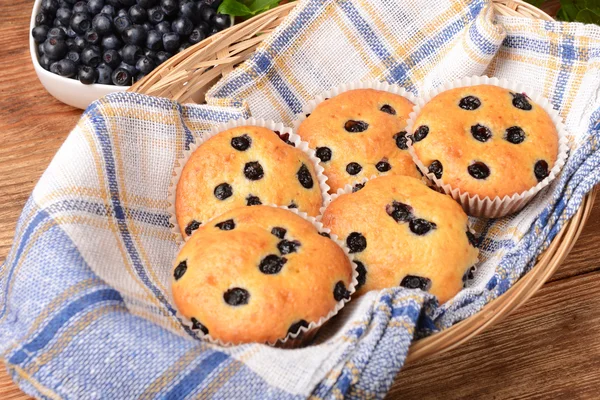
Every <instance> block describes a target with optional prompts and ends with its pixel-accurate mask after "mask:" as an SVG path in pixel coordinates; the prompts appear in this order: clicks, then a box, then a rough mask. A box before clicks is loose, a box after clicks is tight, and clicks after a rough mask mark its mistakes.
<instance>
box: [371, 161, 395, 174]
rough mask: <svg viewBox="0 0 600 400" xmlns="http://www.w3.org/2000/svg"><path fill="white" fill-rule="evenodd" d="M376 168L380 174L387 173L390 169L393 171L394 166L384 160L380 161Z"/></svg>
mask: <svg viewBox="0 0 600 400" xmlns="http://www.w3.org/2000/svg"><path fill="white" fill-rule="evenodd" d="M375 168H376V169H377V171H379V172H387V171H389V170H390V169H392V166H391V165H390V163H389V162H387V161H385V160H382V161H379V162H378V163H377V164H376V165H375Z"/></svg>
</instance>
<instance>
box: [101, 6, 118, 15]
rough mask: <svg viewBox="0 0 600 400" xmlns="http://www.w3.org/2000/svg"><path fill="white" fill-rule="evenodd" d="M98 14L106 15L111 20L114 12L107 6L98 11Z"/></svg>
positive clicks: (113, 9)
mask: <svg viewBox="0 0 600 400" xmlns="http://www.w3.org/2000/svg"><path fill="white" fill-rule="evenodd" d="M100 14H104V15H107V16H109V17H111V18H112V17H114V16H115V14H116V11H115V8H114V7H113V6H111V5H110V4H107V5H105V6H104V7H102V10H100Z"/></svg>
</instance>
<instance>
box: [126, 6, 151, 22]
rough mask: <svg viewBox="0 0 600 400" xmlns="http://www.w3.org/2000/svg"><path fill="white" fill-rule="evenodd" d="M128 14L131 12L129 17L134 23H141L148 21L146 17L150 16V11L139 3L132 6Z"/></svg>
mask: <svg viewBox="0 0 600 400" xmlns="http://www.w3.org/2000/svg"><path fill="white" fill-rule="evenodd" d="M128 14H129V19H130V20H131V22H133V23H134V24H141V23H143V22H145V21H146V18H148V12H147V11H146V10H144V9H143V8H142V7H140V6H139V5H137V4H136V5H134V6H131V8H130V9H129V13H128Z"/></svg>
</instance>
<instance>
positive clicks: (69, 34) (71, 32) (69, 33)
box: [67, 26, 77, 39]
mask: <svg viewBox="0 0 600 400" xmlns="http://www.w3.org/2000/svg"><path fill="white" fill-rule="evenodd" d="M67 37H69V38H71V39H75V38H76V37H77V32H75V31H74V30H73V28H71V26H67Z"/></svg>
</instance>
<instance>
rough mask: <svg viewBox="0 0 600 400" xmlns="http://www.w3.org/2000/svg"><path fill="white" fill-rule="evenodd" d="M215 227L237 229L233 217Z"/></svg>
mask: <svg viewBox="0 0 600 400" xmlns="http://www.w3.org/2000/svg"><path fill="white" fill-rule="evenodd" d="M215 227H217V228H219V229H220V230H222V231H231V230H233V229H235V222H234V221H233V220H232V219H228V220H227V221H223V222H219V223H218V224H216V225H215Z"/></svg>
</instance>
